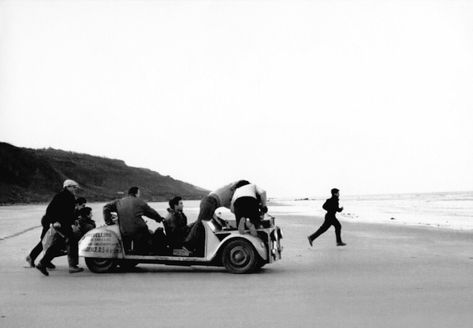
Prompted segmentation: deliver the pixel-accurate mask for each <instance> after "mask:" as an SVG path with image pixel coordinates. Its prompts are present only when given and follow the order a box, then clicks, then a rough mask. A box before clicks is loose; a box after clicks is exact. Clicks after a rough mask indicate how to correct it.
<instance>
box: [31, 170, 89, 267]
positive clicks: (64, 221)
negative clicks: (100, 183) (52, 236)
mask: <svg viewBox="0 0 473 328" xmlns="http://www.w3.org/2000/svg"><path fill="white" fill-rule="evenodd" d="M78 189H79V184H78V183H77V182H75V181H74V180H69V179H68V180H65V181H64V184H63V189H62V190H61V191H60V192H59V193H58V194H56V196H54V198H53V200H52V201H51V202H50V203H49V205H48V207H47V209H46V215H45V217H46V220H45V221H46V222H48V226H49V224H50V223H52V224H54V225H55V227H57V228H56V229H57V230H58V231H59V232H60V233H61V234H62V235H64V237H65V238H66V245H67V258H68V262H69V273H76V272H81V271H84V269H82V268H80V267H78V264H79V255H78V247H77V241H76V240H75V239H74V238H73V234H72V225H73V224H74V220H75V217H74V215H75V208H76V197H75V196H76V194H77V190H78ZM43 227H44V225H43ZM59 248H60V247H59V246H58V245H53V246H51V247H49V248H48V249H47V250H46V252H45V254H44V256H43V258H42V259H41V260H40V261H39V263H38V264H37V265H36V268H37V269H38V270H39V271H40V272H41V273H42V274H44V275H45V276H47V275H48V271H47V269H46V268H47V264H48V263H51V260H52V259H53V258H54V257H55V256H56V255H57V254H58V252H59ZM30 263H31V262H30Z"/></svg>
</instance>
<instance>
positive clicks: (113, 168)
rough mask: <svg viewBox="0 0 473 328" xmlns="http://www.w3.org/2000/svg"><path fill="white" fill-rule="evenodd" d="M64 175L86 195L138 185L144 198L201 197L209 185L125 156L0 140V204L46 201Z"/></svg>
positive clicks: (106, 196) (112, 193)
mask: <svg viewBox="0 0 473 328" xmlns="http://www.w3.org/2000/svg"><path fill="white" fill-rule="evenodd" d="M65 179H73V180H76V181H77V182H78V183H79V184H80V185H81V187H82V190H81V193H80V196H84V197H86V198H87V200H89V201H107V200H111V199H115V198H117V197H121V196H122V195H123V193H126V191H127V190H128V188H129V187H130V186H135V185H136V186H139V187H140V189H141V190H142V194H143V198H144V199H146V200H147V201H162V200H168V199H169V198H170V197H172V196H174V195H180V196H182V197H183V198H184V199H200V198H202V197H203V196H204V195H206V194H207V193H208V191H206V190H204V189H202V188H199V187H196V186H193V185H191V184H189V183H186V182H183V181H179V180H176V179H174V178H172V177H170V176H163V175H161V174H159V173H157V172H154V171H151V170H148V169H143V168H137V167H130V166H127V165H126V164H125V162H124V161H121V160H116V159H109V158H104V157H98V156H91V155H87V154H80V153H74V152H68V151H63V150H58V149H52V148H48V149H29V148H19V147H15V146H13V145H10V144H8V143H4V142H0V204H6V203H9V204H11V203H30V202H47V201H49V200H50V199H51V197H52V196H53V195H54V194H55V193H56V192H57V191H59V190H61V188H62V182H63V181H64V180H65Z"/></svg>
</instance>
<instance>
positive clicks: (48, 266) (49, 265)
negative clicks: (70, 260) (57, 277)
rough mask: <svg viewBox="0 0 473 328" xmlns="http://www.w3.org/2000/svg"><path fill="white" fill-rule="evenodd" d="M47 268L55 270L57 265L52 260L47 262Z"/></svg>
mask: <svg viewBox="0 0 473 328" xmlns="http://www.w3.org/2000/svg"><path fill="white" fill-rule="evenodd" d="M46 268H48V269H50V270H54V269H56V266H55V265H54V264H52V263H51V262H49V263H47V264H46Z"/></svg>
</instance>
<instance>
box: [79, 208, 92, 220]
mask: <svg viewBox="0 0 473 328" xmlns="http://www.w3.org/2000/svg"><path fill="white" fill-rule="evenodd" d="M79 216H80V217H81V218H84V219H91V218H92V209H91V208H90V207H83V208H81V209H80V211H79Z"/></svg>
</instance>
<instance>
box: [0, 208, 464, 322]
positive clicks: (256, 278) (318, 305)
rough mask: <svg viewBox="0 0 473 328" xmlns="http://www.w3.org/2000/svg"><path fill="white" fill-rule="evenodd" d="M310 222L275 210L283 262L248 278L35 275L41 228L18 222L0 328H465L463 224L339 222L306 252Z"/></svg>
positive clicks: (164, 270)
mask: <svg viewBox="0 0 473 328" xmlns="http://www.w3.org/2000/svg"><path fill="white" fill-rule="evenodd" d="M29 220H30V221H31V222H32V223H34V224H33V225H36V224H37V222H36V221H38V220H39V219H38V218H37V217H32V218H30V219H29ZM321 221H322V219H321V218H314V217H308V216H287V215H279V216H278V217H277V223H278V225H280V226H281V227H282V228H283V231H284V240H283V242H284V243H283V244H284V247H285V249H284V252H283V260H282V261H280V262H278V263H275V264H273V265H268V266H266V267H264V268H263V270H262V271H261V272H259V273H256V274H250V275H233V274H229V273H227V272H226V271H224V269H220V268H208V267H174V266H163V265H145V264H141V265H139V266H138V267H137V268H136V270H134V271H133V272H129V273H121V272H116V273H110V274H101V275H100V274H93V273H91V272H89V271H88V270H87V269H86V271H85V272H82V273H78V274H69V273H68V272H67V259H66V258H65V257H61V258H58V259H55V261H54V263H55V264H56V265H57V269H56V270H55V271H52V272H51V274H50V276H49V277H44V276H42V275H41V274H40V273H39V272H38V271H37V270H36V269H31V268H26V267H25V265H26V262H25V261H24V258H25V255H26V254H27V253H28V251H29V250H30V248H31V247H33V246H34V244H35V243H36V242H37V240H38V237H39V233H40V229H39V228H37V229H33V230H29V231H26V232H24V233H22V234H19V235H16V236H14V237H10V238H7V239H3V240H0V258H1V264H0V327H5V328H6V327H64V326H67V327H81V328H83V327H130V326H135V325H136V326H142V327H222V326H224V325H227V326H229V327H262V326H266V327H383V328H384V327H429V328H432V327H457V328H459V327H471V323H472V322H473V311H472V309H473V232H460V231H448V230H435V229H429V228H421V227H407V226H399V225H388V224H386V225H379V224H378V225H377V224H362V223H357V222H343V237H344V241H345V242H347V243H348V246H346V247H336V246H335V236H334V232H333V228H332V229H331V230H329V231H328V232H327V233H325V234H324V235H322V236H321V237H320V238H319V239H318V240H317V241H316V242H315V243H314V247H312V248H310V247H309V245H308V242H307V239H306V236H307V235H308V234H309V233H311V232H312V231H313V230H314V229H315V228H316V227H317V226H318V225H319V224H320V223H321ZM22 228H23V227H22ZM80 261H81V266H83V267H85V263H84V262H83V259H81V260H80Z"/></svg>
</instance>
